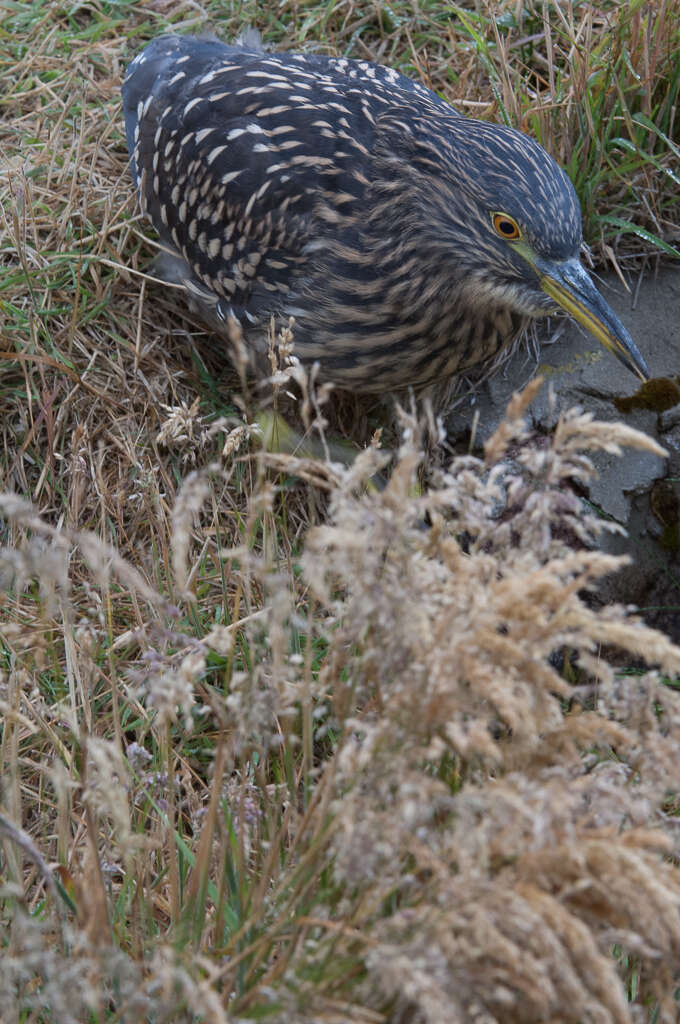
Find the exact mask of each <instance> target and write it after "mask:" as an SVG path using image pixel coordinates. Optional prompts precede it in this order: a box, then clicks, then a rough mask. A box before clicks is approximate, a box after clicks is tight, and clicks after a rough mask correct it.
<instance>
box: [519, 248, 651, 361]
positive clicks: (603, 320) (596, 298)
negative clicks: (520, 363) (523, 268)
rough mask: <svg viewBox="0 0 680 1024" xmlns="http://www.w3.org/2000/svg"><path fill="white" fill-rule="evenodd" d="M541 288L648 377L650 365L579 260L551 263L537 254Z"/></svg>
mask: <svg viewBox="0 0 680 1024" xmlns="http://www.w3.org/2000/svg"><path fill="white" fill-rule="evenodd" d="M533 262H534V266H535V268H536V270H537V271H538V276H539V281H540V284H541V288H542V289H543V291H544V292H546V293H547V294H548V295H549V296H550V298H551V299H554V300H555V302H556V303H557V304H558V305H559V306H561V307H562V309H566V311H567V313H569V314H570V315H571V316H573V318H574V320H576V321H578V323H580V324H581V325H582V326H583V327H585V328H586V330H587V331H590V333H591V334H592V335H594V337H596V338H597V340H598V341H599V342H600V343H601V344H602V345H604V347H605V348H606V349H609V351H610V352H611V353H612V355H615V356H616V358H617V359H618V360H620V362H622V363H623V365H624V366H626V367H627V368H628V369H629V370H632V371H633V373H636V374H637V375H638V377H639V378H640V379H641V380H649V370H648V369H647V364H646V362H645V361H644V359H643V358H642V356H641V355H640V353H639V351H638V348H637V346H636V344H635V342H634V341H633V339H632V338H631V336H630V334H629V333H628V331H627V330H626V328H625V327H624V326H623V324H622V323H621V321H620V320H619V318H618V317H617V316H616V314H615V313H614V311H613V310H612V309H610V308H609V306H608V305H607V303H606V302H605V301H604V299H603V298H602V296H601V295H600V293H599V292H598V290H597V288H596V287H595V285H594V284H593V282H592V281H591V279H590V277H589V276H588V274H587V273H586V271H585V270H584V269H583V267H582V266H581V264H580V263H579V261H578V260H576V259H573V260H564V261H563V262H560V263H558V262H552V261H551V260H544V259H542V258H541V257H540V256H538V257H536V258H535V260H534V261H533Z"/></svg>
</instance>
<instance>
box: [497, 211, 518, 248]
mask: <svg viewBox="0 0 680 1024" xmlns="http://www.w3.org/2000/svg"><path fill="white" fill-rule="evenodd" d="M491 223H492V224H493V229H494V231H495V232H496V234H497V235H500V236H501V238H505V239H507V241H508V242H514V241H516V239H518V238H521V237H522V232H521V231H520V229H519V224H518V223H517V221H516V220H514V219H513V218H512V217H510V216H509V214H507V213H492V214H491Z"/></svg>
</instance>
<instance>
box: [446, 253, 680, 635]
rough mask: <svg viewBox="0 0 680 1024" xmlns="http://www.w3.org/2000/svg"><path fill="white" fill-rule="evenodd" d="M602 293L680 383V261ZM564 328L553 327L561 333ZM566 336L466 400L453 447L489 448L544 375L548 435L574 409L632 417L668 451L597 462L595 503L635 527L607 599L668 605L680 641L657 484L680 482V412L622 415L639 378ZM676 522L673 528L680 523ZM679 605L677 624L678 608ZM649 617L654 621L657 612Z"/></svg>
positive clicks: (653, 368)
mask: <svg viewBox="0 0 680 1024" xmlns="http://www.w3.org/2000/svg"><path fill="white" fill-rule="evenodd" d="M598 286H599V287H600V290H601V291H602V294H603V295H604V297H605V298H606V299H607V301H608V302H609V304H610V305H611V306H612V308H613V309H614V311H615V312H616V313H617V315H618V316H619V317H620V319H621V321H622V322H623V324H624V325H625V326H626V327H627V328H628V330H629V331H630V333H631V335H632V337H633V338H634V340H635V342H636V344H637V346H638V348H639V349H640V351H641V352H642V354H643V356H644V357H645V359H646V360H647V363H648V365H649V368H650V372H651V374H652V376H653V377H654V378H678V377H679V376H680V264H672V265H667V266H664V267H661V268H660V269H659V270H658V272H656V273H654V272H652V271H651V270H648V271H647V272H646V274H645V275H644V276H643V278H642V281H633V282H632V284H631V290H630V292H626V290H625V288H624V286H623V285H622V283H621V281H620V280H619V279H618V277H616V276H613V275H607V276H606V277H605V278H604V279H600V280H599V283H598ZM557 324H558V321H553V323H552V324H551V325H550V327H551V328H552V331H553V335H555V333H556V332H555V328H556V326H557ZM558 335H559V336H558V337H556V339H555V341H554V342H553V343H545V342H544V343H543V345H542V347H541V349H540V354H539V357H538V365H536V359H535V358H532V357H531V356H530V355H529V354H528V352H527V350H526V349H523V350H520V351H518V352H516V353H515V354H514V355H513V357H512V358H511V359H509V360H508V362H507V363H506V364H505V365H504V366H503V368H502V369H501V370H500V371H498V372H497V373H496V374H495V375H494V376H493V377H491V378H490V379H488V380H486V381H485V382H483V383H481V384H478V385H477V386H476V387H475V388H474V390H472V391H471V392H470V393H468V394H465V395H464V396H462V397H459V398H458V399H457V401H456V403H455V404H454V406H453V408H452V410H451V412H450V413H449V415H448V416H447V419H446V427H447V435H448V439H449V442H450V443H452V444H453V445H454V447H455V446H459V447H465V449H466V450H468V449H469V445H470V434H471V425H474V426H473V428H472V429H473V432H474V437H473V447H474V448H475V449H477V448H479V447H481V445H482V444H483V443H484V441H486V439H487V438H488V437H489V436H490V435H491V434H492V433H493V431H494V430H495V429H496V427H497V425H498V423H499V422H500V420H501V419H502V417H503V414H504V411H505V408H506V406H507V404H508V402H509V400H510V398H511V397H512V394H513V393H514V392H515V391H518V390H521V389H522V388H523V387H524V385H525V384H526V383H527V382H528V381H529V380H530V379H531V378H532V377H533V376H535V375H536V374H540V375H541V376H542V377H544V379H545V381H546V383H545V386H544V387H543V388H542V389H541V392H540V393H539V395H538V397H537V399H536V400H535V401H534V403H533V405H532V407H531V410H530V416H531V419H532V423H533V426H534V428H535V429H536V430H537V431H539V432H546V431H548V430H550V429H551V428H552V427H553V426H554V425H555V422H556V420H557V417H558V416H559V413H560V412H561V411H563V410H566V409H568V408H570V407H572V406H580V407H581V408H582V409H584V410H586V411H588V412H592V413H593V415H594V417H595V418H596V419H598V420H605V421H613V420H622V421H623V422H625V423H627V424H628V425H630V426H632V427H635V428H636V429H637V430H642V431H643V432H644V433H646V434H648V435H649V436H650V437H652V438H654V440H656V441H658V442H659V444H661V445H662V446H663V447H664V448H666V450H667V452H668V457H667V459H662V458H660V457H659V456H657V455H653V454H652V453H651V452H644V451H638V450H631V449H628V450H626V451H625V452H624V453H623V455H622V456H621V457H615V456H611V455H608V454H607V453H603V452H598V453H596V454H595V455H594V457H593V461H594V463H595V466H596V468H597V470H598V473H599V478H598V479H597V480H595V481H594V482H593V484H592V486H591V488H590V493H589V499H590V501H591V502H592V503H593V504H594V505H596V506H597V507H598V508H600V509H601V510H602V512H603V513H604V514H605V515H607V516H610V517H612V518H613V519H615V520H617V522H619V523H621V524H622V525H623V526H625V527H626V530H627V532H628V536H627V537H625V538H621V537H617V536H614V535H612V536H609V537H608V539H607V540H606V541H605V543H606V546H607V548H608V549H609V550H612V551H616V552H617V553H626V554H628V555H630V557H631V558H632V560H633V564H632V567H631V569H629V570H626V571H625V572H624V573H621V574H619V576H617V577H616V578H615V579H614V580H613V581H608V583H607V598H608V599H615V600H619V601H623V602H624V603H626V604H630V603H634V604H638V605H639V606H640V607H643V606H645V605H648V604H649V597H650V595H651V594H652V593H653V600H654V602H655V607H659V606H663V608H664V613H665V615H666V617H665V618H664V626H665V628H667V629H669V628H670V629H671V632H672V633H674V634H675V636H674V638H675V639H680V614H678V615H675V614H674V613H672V608H674V607H677V609H678V611H679V612H680V571H679V561H678V552H677V551H674V550H673V549H672V545H670V546H669V542H668V537H669V536H670V534H669V530H671V526H669V524H668V523H663V524H661V526H660V525H659V522H658V520H657V518H656V516H655V513H654V509H653V507H652V504H651V503H650V493H651V490H652V487H653V485H654V484H655V481H661V480H664V479H668V480H671V481H672V480H673V479H674V478H676V477H680V405H676V406H673V407H672V408H670V409H665V410H663V411H660V412H656V411H653V410H652V409H648V408H633V409H632V411H630V412H623V413H622V412H621V411H620V410H619V408H617V405H616V401H617V400H621V399H626V398H630V397H631V396H635V395H636V392H637V391H638V387H639V381H637V380H636V378H635V377H634V376H633V375H632V374H631V373H630V371H628V370H627V369H626V368H625V367H624V366H622V365H621V364H620V363H619V362H618V360H616V359H614V358H613V356H611V354H610V353H608V352H607V351H606V350H605V349H604V348H603V347H602V346H600V345H599V344H598V342H597V341H596V340H595V339H594V338H592V337H591V336H590V335H588V334H586V333H585V332H584V331H583V330H581V328H580V327H578V326H577V325H576V324H574V323H573V322H571V321H566V322H564V321H563V322H559V331H558ZM679 507H680V506H679ZM671 525H672V524H671ZM669 608H671V615H670V623H671V625H670V627H669V625H668V622H667V621H666V620H667V619H668V609H669ZM647 617H648V618H649V619H650V620H651V621H655V620H654V615H653V614H650V615H647Z"/></svg>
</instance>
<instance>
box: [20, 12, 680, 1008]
mask: <svg viewBox="0 0 680 1024" xmlns="http://www.w3.org/2000/svg"><path fill="white" fill-rule="evenodd" d="M232 6H233V5H226V4H224V3H213V4H209V5H207V10H206V11H203V10H202V9H201V8H199V6H198V5H197V4H195V3H193V2H179V3H174V2H164V0H155V2H148V3H125V2H121V3H117V4H113V3H105V2H90V3H81V4H76V5H59V4H57V5H54V4H47V3H40V2H34V3H8V4H6V5H5V7H6V11H7V17H6V19H5V25H4V30H5V31H4V34H3V35H2V37H1V38H0V82H1V84H2V86H3V88H2V89H1V90H0V93H1V97H0V103H1V104H2V121H1V124H0V147H1V150H2V157H1V158H0V315H1V316H2V321H1V325H0V337H1V339H2V345H1V350H0V360H1V367H2V376H1V378H0V380H1V385H0V392H1V394H2V400H3V410H4V416H3V420H2V425H1V430H2V441H3V459H2V464H1V466H2V481H1V483H0V488H1V490H2V492H3V496H2V497H1V498H0V515H1V517H2V544H3V547H2V549H1V550H0V582H1V583H2V595H1V597H0V641H1V647H0V652H1V657H2V673H3V675H2V683H1V685H0V715H1V716H2V733H1V738H0V759H1V764H2V784H1V786H0V942H1V943H2V956H0V1008H1V1009H0V1019H2V1022H3V1024H5V1021H7V1022H8V1024H13V1022H14V1021H17V1022H18V1021H22V1022H23V1021H39V1022H41V1024H42V1022H47V1021H54V1022H59V1024H65V1022H69V1021H78V1022H81V1021H104V1020H106V1021H117V1020H121V1021H122V1020H135V1021H137V1020H154V1021H162V1020H168V1021H184V1020H186V1021H190V1020H196V1019H200V1020H206V1021H226V1020H239V1019H253V1018H255V1017H256V1016H258V1015H262V1014H264V1013H265V1012H266V1013H268V1014H269V1015H270V1019H273V1020H280V1021H291V1020H299V1021H310V1022H311V1021H315V1022H316V1021H338V1022H340V1021H342V1022H345V1021H356V1022H366V1024H368V1022H378V1021H395V1022H396V1021H404V1022H405V1021H410V1022H419V1021H428V1022H439V1021H442V1022H443V1021H447V1022H448V1021H461V1022H467V1021H479V1022H480V1024H481V1022H482V1021H485V1022H491V1021H502V1022H503V1024H506V1022H510V1024H512V1022H513V1021H518V1022H519V1021H522V1022H530V1021H549V1020H560V1021H573V1022H574V1024H577V1022H579V1021H589V1020H592V1021H617V1022H618V1021H626V1022H628V1021H636V1022H637V1021H647V1020H650V1019H654V1020H656V1021H668V1022H671V1021H675V1020H676V1019H677V1016H678V1011H677V1004H676V1003H675V997H674V991H675V986H676V985H678V984H680V979H678V977H677V973H678V972H677V963H678V943H679V940H680V902H679V901H680V881H679V877H678V869H677V855H678V850H677V839H676V833H677V829H676V827H675V823H676V820H677V819H676V816H675V813H676V804H675V800H676V798H675V794H677V793H678V792H679V791H680V784H679V783H680V780H679V779H678V778H677V775H678V768H677V756H676V751H677V744H678V729H679V728H680V718H679V717H678V715H679V712H680V707H679V706H678V695H677V693H676V691H675V689H673V688H672V687H671V686H668V685H666V683H667V682H668V680H669V679H670V678H672V677H674V676H675V675H677V674H678V672H679V669H680V652H678V651H677V649H675V648H674V647H672V645H671V644H670V643H669V641H667V640H666V639H665V638H664V637H663V636H661V635H660V634H657V633H654V632H653V631H650V630H648V629H646V628H645V627H644V626H643V625H642V624H641V623H639V622H636V621H635V620H634V619H633V618H632V617H631V616H630V615H629V614H628V613H627V612H626V611H625V610H624V609H617V608H606V609H603V610H601V611H599V612H595V611H593V610H592V609H591V608H589V605H588V602H587V596H586V595H587V592H588V590H589V588H590V587H591V586H592V585H593V583H594V582H595V581H596V580H597V579H598V578H599V577H600V576H601V575H603V574H604V573H607V572H610V571H614V568H615V561H614V560H612V559H610V558H606V557H605V556H603V555H601V554H599V553H598V552H597V550H596V547H593V537H594V529H595V524H593V523H591V522H589V521H588V520H587V519H584V518H583V513H582V510H581V508H580V506H579V505H578V503H576V502H575V501H572V499H570V498H569V497H568V495H569V493H570V492H569V491H568V490H567V489H566V486H565V481H566V480H567V478H569V479H573V478H577V479H578V478H579V477H582V476H583V475H584V474H587V473H588V472H590V470H589V463H588V462H587V459H586V458H585V456H584V455H583V451H584V450H587V449H591V448H593V447H595V448H597V447H598V446H602V445H608V446H615V445H618V444H634V445H644V444H646V443H648V442H647V441H646V439H644V438H642V437H640V436H636V435H633V434H631V433H630V432H626V431H625V428H623V427H617V426H611V425H609V426H602V425H597V424H592V423H590V422H588V421H587V419H583V418H579V417H578V416H576V415H567V416H565V417H564V418H563V420H562V422H561V424H560V427H559V428H558V430H557V432H556V434H555V435H554V437H553V438H552V439H551V440H550V441H549V442H548V441H545V440H543V441H541V442H540V443H538V444H537V442H536V439H534V438H531V437H527V436H526V435H525V432H524V427H523V425H522V410H523V408H524V401H528V400H529V396H527V398H526V400H521V401H520V400H518V401H517V403H516V404H515V406H514V407H513V408H512V409H511V411H510V417H509V420H508V421H507V423H506V425H505V426H504V427H503V428H501V431H500V432H499V434H498V435H497V436H496V438H495V440H494V441H493V442H491V444H490V446H489V448H488V450H487V455H486V458H485V459H484V460H482V461H479V460H475V459H472V458H467V459H464V460H462V461H461V460H459V461H457V462H456V463H454V464H453V465H452V466H448V465H447V466H446V467H445V468H443V469H441V470H435V469H434V467H433V466H432V465H427V466H425V469H426V470H427V473H426V475H428V476H429V477H430V478H431V485H430V486H429V487H428V489H427V490H425V491H421V490H420V489H419V487H418V485H417V477H418V475H419V474H420V473H421V472H422V470H423V456H422V453H421V447H422V445H421V440H422V436H421V433H420V430H421V427H420V425H419V423H418V421H417V419H416V418H415V417H414V416H412V415H411V414H410V413H409V414H408V415H407V414H405V413H402V414H401V419H400V421H399V422H400V433H401V436H402V438H403V441H402V448H401V450H400V452H399V455H398V457H397V458H396V461H395V465H394V467H393V468H392V470H391V472H390V474H389V482H388V483H387V485H386V486H385V487H384V488H382V489H377V488H376V487H375V485H374V483H372V482H371V480H372V478H374V474H375V473H376V472H378V471H382V472H385V471H386V470H385V465H384V463H385V462H386V459H387V457H386V456H385V455H384V453H383V452H382V451H381V450H380V449H379V447H378V446H377V444H376V445H375V446H369V447H368V448H367V449H366V450H365V451H363V452H361V453H360V454H359V456H358V458H357V459H356V461H352V460H351V459H348V457H347V453H346V451H342V452H341V453H340V454H341V458H338V457H337V454H336V449H331V453H330V454H331V461H330V462H329V461H324V460H323V459H320V458H318V457H314V449H313V448H310V450H309V451H305V452H303V453H300V456H299V458H297V459H295V460H293V459H291V458H290V457H286V456H282V455H278V456H275V455H269V456H264V455H259V456H258V454H257V452H258V447H257V444H256V443H255V437H256V435H257V434H258V430H257V428H256V427H254V426H253V423H252V413H251V411H250V409H247V410H246V411H245V412H244V409H243V403H242V398H241V392H240V389H239V386H238V378H237V376H236V375H235V374H234V372H233V371H232V370H231V369H230V368H229V367H228V366H227V365H225V360H224V354H223V353H222V352H220V351H218V350H216V349H215V348H214V347H211V345H210V341H209V339H208V338H207V337H206V335H205V332H204V331H203V329H202V328H201V327H200V325H198V324H195V323H193V322H192V321H191V320H190V318H189V317H188V316H187V315H185V314H184V313H183V312H182V311H181V310H182V303H181V300H180V301H179V302H178V301H177V300H176V299H175V297H174V296H173V295H171V294H170V293H169V292H168V290H167V289H159V288H158V287H157V286H155V285H154V284H153V282H151V281H149V280H148V279H147V278H146V277H145V271H146V268H147V267H148V264H149V261H150V258H151V256H152V254H153V240H152V239H150V238H149V237H148V236H147V229H146V227H145V225H144V224H143V223H141V222H140V221H139V219H138V217H137V212H136V207H135V202H134V198H133V196H132V193H131V187H130V184H129V180H128V176H127V170H126V153H125V148H124V142H123V136H122V123H121V117H120V102H119V92H118V90H119V84H120V79H121V74H122V69H123V67H124V65H125V62H126V59H127V56H128V54H129V53H132V52H136V50H137V49H138V48H139V46H140V45H141V44H142V42H143V41H144V40H146V39H147V38H149V37H150V36H151V35H153V34H155V33H157V32H159V31H161V30H164V29H167V28H168V27H169V26H173V27H174V28H175V29H177V30H183V31H184V30H194V31H198V30H202V29H205V28H207V27H210V26H211V25H212V26H217V27H218V28H219V32H220V34H221V35H223V36H224V37H225V38H229V37H230V36H231V35H235V34H236V33H237V32H238V31H239V30H240V29H241V28H242V27H243V25H244V24H246V23H255V24H258V26H259V27H260V28H261V29H262V30H263V31H264V33H265V36H266V37H267V38H268V39H269V40H271V41H276V43H277V44H280V45H282V46H284V47H285V46H291V45H296V46H304V47H310V48H312V47H313V48H315V49H328V50H335V51H339V52H349V53H350V55H353V56H369V57H372V58H374V59H380V60H384V61H387V62H390V63H393V64H394V65H395V66H398V67H399V68H400V69H402V70H404V71H406V72H407V73H410V74H416V75H420V76H421V77H422V78H423V80H425V81H426V82H428V84H432V85H433V86H434V87H436V88H437V89H439V90H440V91H442V92H443V93H444V94H445V95H446V96H447V97H449V98H451V99H452V100H453V99H455V100H456V101H457V104H458V105H459V106H461V107H462V108H464V109H466V110H467V111H468V112H471V113H474V114H479V115H481V116H492V117H503V116H507V117H508V119H510V120H512V121H513V122H514V123H518V124H520V125H522V126H523V127H524V128H526V129H529V130H532V131H534V132H536V133H538V134H539V136H540V137H541V138H542V140H543V141H544V143H545V144H546V145H548V146H549V148H551V149H552V151H553V152H554V153H555V154H556V155H558V156H559V157H560V158H561V159H562V160H563V162H565V163H566V164H567V165H568V166H569V167H570V168H571V170H572V173H573V174H574V176H575V178H576V180H577V184H579V187H580V192H581V197H582V200H583V202H584V210H585V213H586V226H587V230H588V237H589V241H590V242H591V243H592V245H593V247H594V250H595V252H596V254H597V255H598V256H599V257H607V256H608V255H610V256H614V255H615V256H616V258H617V260H618V262H619V263H625V261H626V259H628V258H629V257H631V256H632V255H634V254H636V253H637V254H639V252H640V251H641V250H642V249H644V250H645V251H646V252H647V253H658V252H660V251H661V250H663V247H664V246H666V247H668V246H673V245H677V241H678V220H677V201H676V190H677V182H676V181H675V180H674V177H673V175H674V174H675V173H676V172H675V171H673V159H674V155H673V154H674V150H673V144H672V141H668V142H664V141H663V139H662V138H661V137H660V134H659V133H661V135H663V136H665V138H666V139H667V140H672V139H673V138H674V134H675V135H677V127H676V126H675V121H674V118H675V116H676V115H675V110H676V106H677V94H678V69H677V59H676V58H674V54H675V53H676V52H677V34H678V24H679V21H680V19H679V16H678V8H677V5H676V4H674V3H672V2H671V0H667V2H658V3H654V4H646V5H635V4H633V5H630V4H626V5H623V4H621V5H618V4H609V5H605V7H604V8H602V7H601V8H598V9H594V8H590V7H585V6H584V7H577V8H574V9H572V8H571V7H570V6H569V5H567V6H566V7H564V6H560V7H559V8H558V7H557V6H556V5H553V4H549V5H546V6H545V7H544V6H543V5H536V6H535V7H531V6H530V7H528V8H525V9H524V10H523V13H522V21H521V22H518V21H517V20H516V19H517V17H518V11H517V8H516V5H515V4H509V3H508V4H503V5H500V6H498V5H496V8H495V9H496V13H497V17H496V21H495V22H494V21H490V20H489V17H488V15H489V11H488V8H486V7H483V6H481V7H479V8H478V9H475V10H474V11H467V12H465V11H458V9H457V8H452V7H444V6H443V5H441V4H439V3H423V4H421V5H419V6H417V7H415V6H413V5H409V6H408V7H407V6H405V5H400V4H395V5H392V6H390V7H389V8H387V7H385V6H376V5H373V4H352V3H348V4H336V5H330V4H325V5H322V4H317V5H312V4H305V5H300V4H297V5H296V4H283V5H281V6H280V7H279V8H276V11H273V10H272V11H267V12H265V11H264V10H262V9H260V8H258V7H256V5H254V4H243V5H240V6H239V9H238V11H235V10H233V9H232ZM513 19H515V20H514V21H513ZM548 29H549V31H548ZM607 47H609V49H608V50H607ZM587 83H589V91H588V90H587V89H586V84H587ZM645 118H646V119H647V121H650V120H651V121H653V122H654V125H655V126H656V130H654V129H652V127H650V125H649V124H648V123H647V122H646V121H645ZM591 122H592V123H591ZM617 140H618V141H617ZM621 140H623V141H621ZM631 147H632V148H631ZM598 218H599V219H598ZM606 218H610V220H609V221H608V220H607V219H606ZM612 218H613V220H612ZM633 221H634V222H635V223H636V224H637V225H639V226H640V228H641V231H642V234H637V235H632V234H630V233H627V229H625V228H624V229H621V227H620V222H624V223H632V222H633ZM617 224H618V225H619V226H617ZM621 231H623V233H621ZM651 235H654V236H655V237H656V239H657V242H656V243H655V242H653V241H650V236H651ZM659 242H661V245H659ZM311 393H312V394H314V389H312V392H311ZM315 418H316V419H317V423H318V419H319V417H318V415H316V414H315V410H314V408H313V405H312V404H310V411H309V419H310V420H312V421H313V420H314V419H315ZM369 427H372V424H370V425H369ZM312 433H315V436H316V434H318V431H317V432H315V431H314V430H313V431H312ZM324 440H325V439H322V440H320V441H319V442H318V444H319V446H320V447H321V449H322V450H323V443H324ZM300 478H302V479H303V481H306V482H305V483H303V484H300V483H299V482H298V481H299V479H300ZM319 509H323V510H325V511H324V515H323V516H320V515H319ZM426 524H428V525H427V526H426ZM565 538H566V539H567V540H568V541H569V543H567V542H566V540H565ZM575 541H578V543H575ZM556 651H562V652H563V653H564V655H565V657H566V661H567V662H568V664H569V665H570V666H571V667H572V673H571V677H573V678H572V681H571V682H567V681H566V680H567V679H568V678H571V677H570V675H569V673H568V672H567V671H566V669H565V670H564V671H561V672H560V671H558V670H557V668H556V667H555V666H556V664H557V661H556V658H555V656H554V654H555V652H556ZM622 651H623V652H627V657H628V658H629V659H630V658H632V659H634V660H635V663H636V664H638V665H640V666H643V664H644V663H646V664H647V666H651V669H652V670H651V671H648V672H647V673H646V674H644V675H641V674H638V675H629V676H627V677H622V676H621V675H620V674H619V675H617V673H616V671H615V669H614V667H613V666H614V665H615V664H620V663H621V652H622ZM574 680H575V681H574Z"/></svg>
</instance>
